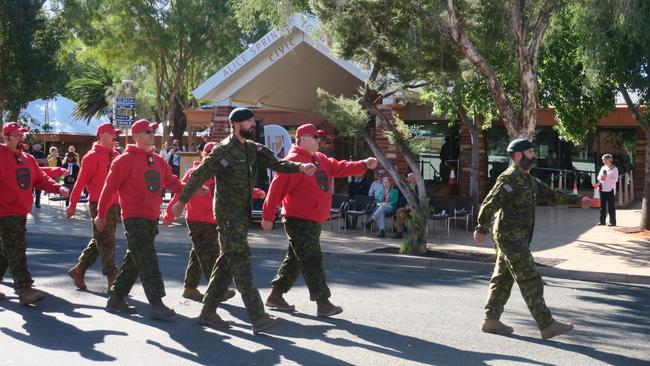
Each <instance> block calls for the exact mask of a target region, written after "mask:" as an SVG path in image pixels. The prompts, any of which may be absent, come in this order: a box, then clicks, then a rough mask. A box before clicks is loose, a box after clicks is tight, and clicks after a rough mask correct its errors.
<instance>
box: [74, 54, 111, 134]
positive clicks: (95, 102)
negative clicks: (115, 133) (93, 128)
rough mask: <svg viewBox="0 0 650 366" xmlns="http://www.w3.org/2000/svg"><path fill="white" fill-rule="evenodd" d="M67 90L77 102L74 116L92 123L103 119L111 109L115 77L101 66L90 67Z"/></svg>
mask: <svg viewBox="0 0 650 366" xmlns="http://www.w3.org/2000/svg"><path fill="white" fill-rule="evenodd" d="M67 89H68V92H69V94H70V96H71V97H72V99H74V100H75V101H76V102H77V105H76V106H75V108H74V111H73V113H72V114H73V115H74V116H75V117H77V118H80V119H85V120H86V123H90V120H91V119H92V118H93V117H102V116H103V111H104V109H106V108H109V107H110V97H111V94H113V93H112V91H113V90H114V81H113V75H112V74H111V72H110V71H109V70H107V69H105V68H103V67H101V66H98V65H90V66H88V68H87V69H86V71H85V72H84V73H83V74H82V75H81V77H79V78H76V79H74V80H72V81H70V82H69V83H68V85H67ZM111 123H113V120H112V118H111Z"/></svg>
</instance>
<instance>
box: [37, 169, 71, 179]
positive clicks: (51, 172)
mask: <svg viewBox="0 0 650 366" xmlns="http://www.w3.org/2000/svg"><path fill="white" fill-rule="evenodd" d="M41 170H43V171H44V172H45V174H47V176H48V177H50V178H52V179H56V178H59V177H61V176H62V175H63V174H64V173H65V172H66V171H67V170H66V169H65V168H61V167H58V166H55V167H49V166H42V167H41Z"/></svg>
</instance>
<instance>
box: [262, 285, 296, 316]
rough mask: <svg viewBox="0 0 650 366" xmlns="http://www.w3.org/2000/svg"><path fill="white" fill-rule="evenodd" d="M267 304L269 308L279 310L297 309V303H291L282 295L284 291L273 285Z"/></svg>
mask: <svg viewBox="0 0 650 366" xmlns="http://www.w3.org/2000/svg"><path fill="white" fill-rule="evenodd" d="M266 306H268V307H269V309H273V310H278V311H296V306H295V305H289V303H288V302H287V301H286V300H285V299H284V297H282V291H280V290H279V289H277V288H275V287H273V289H272V290H271V294H270V295H269V297H267V298H266Z"/></svg>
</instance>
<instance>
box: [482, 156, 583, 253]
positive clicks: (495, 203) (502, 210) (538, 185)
mask: <svg viewBox="0 0 650 366" xmlns="http://www.w3.org/2000/svg"><path fill="white" fill-rule="evenodd" d="M537 198H542V199H545V200H547V201H549V202H552V203H560V204H566V203H577V202H580V196H578V195H574V194H570V193H568V192H563V191H555V190H552V189H551V188H550V187H549V186H548V185H546V184H545V183H544V182H542V181H541V180H539V178H536V177H533V176H531V175H529V174H527V173H526V172H524V170H523V169H522V168H521V167H520V166H518V165H514V164H513V165H511V166H510V167H509V168H508V169H506V170H505V171H504V172H503V173H501V175H499V177H498V178H497V181H496V183H495V184H494V187H492V189H491V190H490V192H489V193H488V195H487V196H486V197H485V200H484V201H483V204H482V205H481V209H480V211H479V213H478V218H477V221H478V225H477V226H476V230H477V231H478V232H479V233H481V234H487V233H488V232H489V231H490V228H492V235H493V238H494V240H495V242H522V241H525V242H527V243H530V241H531V240H532V236H533V228H534V226H535V205H536V201H537ZM495 215H496V222H494V225H492V222H493V220H494V219H495Z"/></svg>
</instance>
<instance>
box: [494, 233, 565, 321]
mask: <svg viewBox="0 0 650 366" xmlns="http://www.w3.org/2000/svg"><path fill="white" fill-rule="evenodd" d="M496 245H497V261H496V266H495V267H494V273H493V274H492V278H491V279H490V287H489V290H488V299H487V303H486V304H485V318H486V319H493V320H498V319H499V318H500V317H501V314H502V313H503V307H504V306H505V304H506V302H508V298H509V297H510V291H511V290H512V285H513V283H514V281H517V285H519V289H520V290H521V294H522V296H523V297H524V300H525V301H526V305H528V310H529V311H530V313H531V314H532V316H533V318H534V319H535V321H536V322H537V326H538V327H539V329H544V328H546V327H547V326H549V325H550V324H551V323H553V317H552V316H551V311H550V310H549V309H548V307H546V303H545V302H544V282H543V281H542V277H541V276H540V274H539V272H537V268H536V267H535V261H534V260H533V255H532V254H531V252H530V247H529V245H528V243H524V242H520V243H501V242H499V243H497V244H496Z"/></svg>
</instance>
